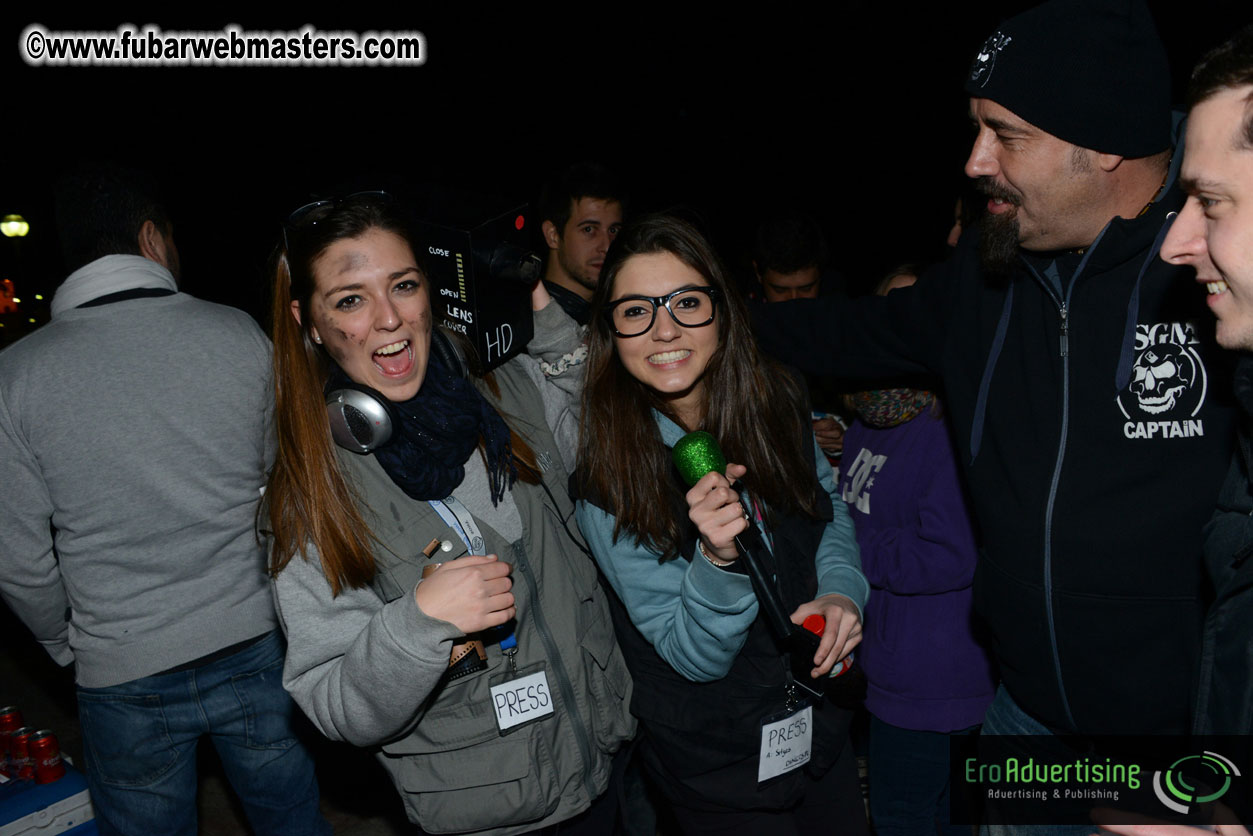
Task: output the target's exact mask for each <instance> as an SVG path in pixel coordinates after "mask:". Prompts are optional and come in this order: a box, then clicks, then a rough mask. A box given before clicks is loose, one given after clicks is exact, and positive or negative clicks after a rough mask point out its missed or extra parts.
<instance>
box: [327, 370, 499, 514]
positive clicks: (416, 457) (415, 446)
mask: <svg viewBox="0 0 1253 836" xmlns="http://www.w3.org/2000/svg"><path fill="white" fill-rule="evenodd" d="M337 371H338V373H339V374H343V372H342V370H337ZM392 409H393V411H394V412H395V413H396V415H397V416H399V425H398V426H396V427H394V428H393V430H392V438H391V441H390V442H389V443H387V444H386V445H385V446H383V447H380V448H379V449H378V450H375V451H374V457H375V458H376V459H377V460H378V463H379V464H380V465H382V466H383V470H384V471H386V472H387V475H388V476H390V477H391V478H392V481H393V482H395V483H396V485H397V486H399V487H400V489H401V490H403V491H404V492H405V493H406V494H408V495H409V496H410V497H412V498H413V499H418V500H424V501H425V500H430V499H445V498H447V497H449V496H451V495H452V492H453V490H454V489H455V488H456V487H457V486H458V485H460V484H461V482H462V480H464V479H465V475H466V468H465V463H466V462H467V461H468V460H469V458H470V456H471V455H473V454H474V450H475V448H476V447H478V443H479V437H480V436H482V438H483V440H484V452H485V453H486V457H487V478H488V481H489V483H490V485H491V491H492V504H498V503H499V502H500V500H501V499H503V498H504V496H505V491H507V490H508V489H509V488H511V487H513V483H514V482H515V481H517V478H518V467H517V465H516V464H515V463H514V460H513V447H512V445H511V444H510V443H509V426H508V425H507V424H506V423H505V420H504V419H503V418H501V417H500V414H499V413H498V412H497V411H496V410H495V409H494V408H493V407H492V405H491V404H490V403H488V402H487V399H486V398H484V397H483V395H482V393H480V392H479V390H478V389H476V388H475V387H474V384H472V383H471V382H470V380H469V379H468V378H466V377H462V376H461V375H459V374H456V373H454V372H453V371H452V370H451V369H449V368H448V366H447V365H446V364H445V363H444V362H443V359H442V358H440V356H439V355H438V353H436V352H432V353H431V355H430V357H429V358H428V360H427V366H426V379H425V380H423V381H422V388H420V389H419V390H418V393H417V394H416V395H414V396H413V397H412V398H410V399H409V400H407V401H403V402H401V403H392Z"/></svg>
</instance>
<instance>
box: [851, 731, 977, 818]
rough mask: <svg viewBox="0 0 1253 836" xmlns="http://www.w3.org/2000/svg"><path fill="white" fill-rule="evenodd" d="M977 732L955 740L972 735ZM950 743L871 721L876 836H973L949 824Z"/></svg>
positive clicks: (943, 736)
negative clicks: (937, 835)
mask: <svg viewBox="0 0 1253 836" xmlns="http://www.w3.org/2000/svg"><path fill="white" fill-rule="evenodd" d="M977 728H978V726H975V727H974V728H972V729H967V730H965V731H959V732H953V735H961V734H970V733H971V732H973V731H974V730H975V729H977ZM949 737H950V735H948V734H946V733H944V732H932V731H914V730H912V729H902V728H900V727H899V726H894V725H892V724H891V723H885V722H883V721H882V720H880V719H879V718H878V717H875V716H873V715H872V716H871V718H870V821H871V823H872V824H873V825H874V832H875V833H876V834H877V836H915V834H919V833H935V832H936V827H937V825H938V826H939V832H940V833H941V834H944V836H970V825H957V824H950V822H949Z"/></svg>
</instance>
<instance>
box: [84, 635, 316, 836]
mask: <svg viewBox="0 0 1253 836" xmlns="http://www.w3.org/2000/svg"><path fill="white" fill-rule="evenodd" d="M293 712H294V706H293V704H292V701H291V698H290V697H288V696H287V692H286V691H284V690H283V640H282V637H281V636H280V635H279V633H277V632H274V633H271V634H270V635H268V636H266V637H265V638H264V639H262V640H261V641H259V642H257V643H256V644H253V645H251V646H249V647H246V648H244V649H243V650H241V651H239V652H238V653H235V654H233V655H231V656H228V657H226V658H224V659H218V660H216V661H213V662H210V663H208V664H205V665H202V666H200V667H198V668H194V669H192V670H187V671H179V672H177V673H164V674H157V675H155V676H148V677H144V678H143V679H136V680H134V681H132V682H124V683H122V684H121V685H113V686H110V687H108V688H79V689H78V716H79V719H80V721H81V722H82V727H83V747H84V750H85V755H86V760H87V764H86V766H87V769H86V773H87V784H88V788H89V789H90V791H91V799H92V804H93V806H94V807H95V812H96V825H97V826H98V827H99V829H100V832H101V833H103V834H114V833H116V834H126V835H127V836H141V835H142V836H158V835H159V834H171V836H173V834H179V836H182V834H186V836H195V834H196V745H197V743H198V742H199V740H200V738H201V736H203V735H206V734H207V735H209V738H210V739H211V740H212V741H213V745H214V747H215V748H216V749H217V751H218V755H219V756H220V757H221V759H222V764H223V766H224V767H225V769H226V775H227V778H228V779H229V780H230V782H231V785H232V786H233V787H234V788H235V792H236V793H238V794H239V797H240V800H241V801H242V802H243V806H244V812H245V813H246V814H247V816H248V821H249V823H250V824H251V825H252V828H253V830H254V831H256V833H258V834H261V836H265V835H266V834H292V836H296V834H302V836H303V834H321V833H328V834H329V833H330V825H329V824H327V822H326V820H325V819H323V818H322V815H321V813H320V812H319V811H318V783H317V778H316V777H315V776H314V772H313V760H312V759H311V758H310V757H309V754H308V752H306V751H305V748H304V746H303V745H301V744H300V743H299V742H298V741H297V740H296V737H295V733H294V732H293V730H292V719H293Z"/></svg>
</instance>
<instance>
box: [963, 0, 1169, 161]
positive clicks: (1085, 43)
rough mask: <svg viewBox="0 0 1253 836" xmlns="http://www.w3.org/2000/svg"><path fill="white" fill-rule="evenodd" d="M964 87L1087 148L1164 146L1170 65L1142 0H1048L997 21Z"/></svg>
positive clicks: (1152, 149) (1133, 150) (1112, 150)
mask: <svg viewBox="0 0 1253 836" xmlns="http://www.w3.org/2000/svg"><path fill="white" fill-rule="evenodd" d="M966 92H967V93H969V94H970V95H971V96H974V97H976V98H983V99H991V100H992V101H994V102H996V103H997V104H999V105H1001V106H1002V107H1006V108H1008V109H1009V110H1012V111H1013V112H1014V113H1015V114H1016V115H1017V116H1019V117H1020V118H1022V119H1025V120H1027V121H1028V122H1030V123H1031V124H1033V125H1035V126H1036V127H1038V128H1041V129H1043V130H1046V131H1048V132H1049V133H1051V134H1052V135H1053V136H1056V137H1058V138H1060V139H1064V140H1066V141H1067V142H1069V143H1072V144H1074V145H1079V146H1082V147H1083V148H1090V149H1092V150H1094V151H1101V152H1104V153H1107V154H1118V155H1120V156H1123V157H1145V156H1148V155H1150V154H1156V153H1157V152H1159V151H1164V150H1166V149H1167V148H1169V147H1170V123H1171V118H1170V67H1169V66H1168V65H1167V62H1166V51H1165V49H1164V48H1163V47H1162V42H1161V40H1160V39H1159V38H1158V37H1157V29H1156V27H1154V25H1153V18H1152V16H1150V14H1149V10H1148V9H1147V8H1146V7H1145V5H1144V2H1143V0H1052V2H1048V3H1045V4H1043V5H1041V6H1037V7H1035V8H1034V9H1031V10H1029V11H1026V12H1023V13H1022V14H1020V15H1018V16H1017V17H1014V18H1011V19H1009V20H1007V21H1005V22H1004V23H1002V24H1001V25H1000V27H999V28H998V29H997V30H996V31H995V32H994V33H992V36H991V37H990V38H988V39H987V41H985V42H984V44H983V48H982V49H980V50H979V53H978V55H976V56H975V60H974V63H973V64H972V65H971V68H970V77H969V78H968V79H967V81H966Z"/></svg>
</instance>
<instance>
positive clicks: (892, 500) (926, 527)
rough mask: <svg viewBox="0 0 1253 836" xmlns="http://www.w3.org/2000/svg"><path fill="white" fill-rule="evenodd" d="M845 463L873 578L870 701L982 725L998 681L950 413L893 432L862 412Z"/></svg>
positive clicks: (938, 723)
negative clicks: (979, 626) (983, 625)
mask: <svg viewBox="0 0 1253 836" xmlns="http://www.w3.org/2000/svg"><path fill="white" fill-rule="evenodd" d="M840 469H841V473H840V484H839V488H840V493H841V496H842V497H843V499H844V501H845V502H846V503H848V510H849V513H850V514H851V515H852V517H853V523H854V525H855V526H856V529H857V543H858V545H860V546H861V561H862V569H863V571H864V573H865V575H866V578H867V579H868V580H869V581H870V586H871V593H870V600H869V602H868V603H867V605H866V612H865V627H864V637H863V639H862V643H861V645H860V646H859V647H858V648H857V658H858V661H859V662H860V664H861V667H862V670H863V671H865V674H866V679H867V680H868V689H867V693H866V708H867V709H868V710H869V711H870V712H871V713H872V714H874V715H875V716H876V717H878V718H879V719H880V720H883V721H884V722H886V723H891V724H892V725H894V726H899V727H901V728H906V729H914V730H920V731H937V732H950V731H956V730H958V729H964V728H967V727H969V726H973V725H976V724H978V723H981V722H983V714H984V711H986V709H987V707H988V704H989V703H990V702H991V701H992V695H993V692H994V691H995V688H996V681H995V677H994V674H993V671H992V664H991V662H990V661H989V655H988V653H987V652H985V650H984V648H983V647H982V646H981V645H980V643H979V642H978V640H977V639H976V638H975V628H974V624H973V622H972V618H973V615H972V608H971V581H972V579H973V578H974V572H975V561H976V558H977V553H976V547H975V535H974V531H973V529H972V523H971V518H970V513H969V511H968V510H967V508H966V498H965V494H964V488H963V486H962V484H961V480H960V478H959V477H958V473H957V463H956V461H955V459H954V453H953V447H952V443H951V442H950V441H949V436H948V428H947V426H946V424H945V422H944V420H943V419H942V418H936V417H934V416H932V415H931V413H930V411H929V410H928V411H924V412H923V413H922V414H921V415H919V416H918V417H916V418H914V419H913V420H912V421H908V422H906V423H904V424H899V425H897V426H895V427H889V428H886V429H874V428H872V427H869V426H867V425H865V424H863V423H862V422H861V421H860V420H857V421H854V422H853V425H852V427H850V428H849V430H848V433H847V434H846V435H845V436H844V456H843V462H842V466H841V468H840Z"/></svg>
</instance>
